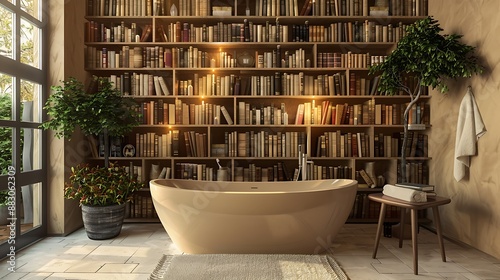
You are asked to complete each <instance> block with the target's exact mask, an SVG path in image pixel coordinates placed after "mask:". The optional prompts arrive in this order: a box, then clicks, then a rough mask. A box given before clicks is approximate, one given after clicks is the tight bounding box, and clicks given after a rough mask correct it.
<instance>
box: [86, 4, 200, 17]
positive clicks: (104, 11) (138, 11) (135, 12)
mask: <svg viewBox="0 0 500 280" xmlns="http://www.w3.org/2000/svg"><path fill="white" fill-rule="evenodd" d="M202 1H206V0H202ZM167 2H168V1H166V0H87V16H117V17H123V16H154V15H166V12H165V11H166V10H165V9H166V4H167Z"/></svg>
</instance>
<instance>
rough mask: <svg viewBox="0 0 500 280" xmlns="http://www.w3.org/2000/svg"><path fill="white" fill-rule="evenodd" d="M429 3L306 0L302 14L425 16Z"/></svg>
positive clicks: (388, 0)
mask: <svg viewBox="0 0 500 280" xmlns="http://www.w3.org/2000/svg"><path fill="white" fill-rule="evenodd" d="M374 2H375V3H374ZM379 2H382V3H379ZM374 4H375V5H374ZM427 4H428V3H427V0H387V1H368V0H305V2H304V5H303V7H302V10H301V13H300V15H313V16H389V15H391V16H424V15H427Z"/></svg>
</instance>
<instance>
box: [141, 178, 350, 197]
mask: <svg viewBox="0 0 500 280" xmlns="http://www.w3.org/2000/svg"><path fill="white" fill-rule="evenodd" d="M159 181H168V182H185V183H188V184H196V183H206V184H208V183H215V184H221V185H229V184H231V185H233V187H234V184H236V185H252V184H277V185H283V186H284V185H286V184H289V183H291V182H294V183H295V182H297V183H305V184H307V183H308V182H309V183H312V182H315V183H321V182H325V183H326V182H327V181H332V183H331V184H329V185H332V184H333V183H335V182H338V181H342V182H347V183H345V184H341V185H337V186H335V187H331V188H325V187H322V188H317V189H313V188H310V189H300V190H293V189H291V190H290V189H282V190H265V191H261V190H253V191H248V190H229V191H226V190H220V189H219V190H216V189H203V190H200V189H190V188H181V187H178V186H169V185H164V184H160V183H158V182H159ZM153 184H155V185H157V186H158V187H162V188H166V189H168V190H170V191H174V190H175V191H179V192H193V193H206V192H217V193H224V194H233V195H238V194H241V195H243V194H245V195H249V194H255V195H257V194H260V195H264V194H265V195H279V194H293V193H297V194H300V193H313V192H328V191H332V190H339V189H344V188H350V187H353V185H354V186H357V185H358V181H356V180H354V179H322V180H308V181H277V182H275V181H271V182H234V181H197V180H188V179H153V180H150V181H149V185H150V187H152V186H153Z"/></svg>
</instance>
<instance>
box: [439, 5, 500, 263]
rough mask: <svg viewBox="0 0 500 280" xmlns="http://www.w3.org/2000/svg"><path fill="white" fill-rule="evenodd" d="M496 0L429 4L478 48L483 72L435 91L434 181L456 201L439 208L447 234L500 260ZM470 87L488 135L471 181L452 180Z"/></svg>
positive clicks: (480, 146)
mask: <svg viewBox="0 0 500 280" xmlns="http://www.w3.org/2000/svg"><path fill="white" fill-rule="evenodd" d="M498 8H499V2H498V0H474V1H470V0H439V1H429V14H430V15H432V16H433V17H434V18H435V19H437V20H439V23H440V24H441V27H442V28H443V29H444V30H445V32H444V33H445V34H450V33H458V34H463V35H464V37H463V38H462V41H463V42H464V43H467V44H469V45H473V46H476V47H477V49H476V53H477V54H478V55H479V56H481V57H482V59H483V60H484V64H483V65H484V66H485V67H486V71H485V73H483V74H482V75H480V76H476V77H473V78H472V79H469V80H464V79H461V80H458V81H449V82H448V84H449V86H450V91H449V93H448V94H447V95H442V94H440V93H438V92H433V93H432V101H431V122H432V132H431V137H430V142H429V153H430V156H431V157H432V160H431V163H430V165H431V168H430V176H431V177H430V181H431V183H433V184H435V185H436V188H437V192H438V194H440V195H443V196H448V197H450V198H451V200H452V202H451V204H450V205H447V206H444V207H442V209H441V212H440V213H441V217H442V225H443V230H444V234H445V235H446V236H448V237H450V238H452V239H455V240H459V241H461V242H464V243H467V244H469V245H472V246H473V247H475V248H477V249H479V250H481V251H484V252H486V253H488V254H490V255H493V256H495V257H497V258H500V240H499V238H498V237H499V233H500V175H499V174H500V172H499V171H500V155H499V151H500V125H499V122H500V118H499V115H500V114H499V112H500V91H499V88H500V68H498V69H497V67H496V66H497V65H498V62H499V61H500V51H499V46H500V37H499V36H498V31H499V30H500V20H499V19H498ZM468 85H471V86H472V89H473V92H474V95H475V99H476V102H477V105H478V107H479V110H480V112H481V115H482V117H483V121H484V123H485V125H486V128H487V130H488V132H486V134H485V135H484V136H482V137H481V138H480V139H479V141H478V155H477V156H475V157H472V161H471V168H470V174H469V177H468V178H467V179H463V180H462V181H460V182H458V183H457V182H456V181H455V179H454V178H453V160H454V147H455V133H456V127H457V118H458V109H459V106H460V103H461V101H462V98H463V96H464V94H465V92H466V90H467V86H468Z"/></svg>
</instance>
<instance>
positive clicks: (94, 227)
mask: <svg viewBox="0 0 500 280" xmlns="http://www.w3.org/2000/svg"><path fill="white" fill-rule="evenodd" d="M124 217H125V204H120V205H111V206H88V205H82V218H83V225H84V226H85V231H86V232H87V236H88V238H90V239H94V240H103V239H109V238H113V237H116V236H118V235H119V234H120V231H121V229H122V224H123V218H124Z"/></svg>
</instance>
